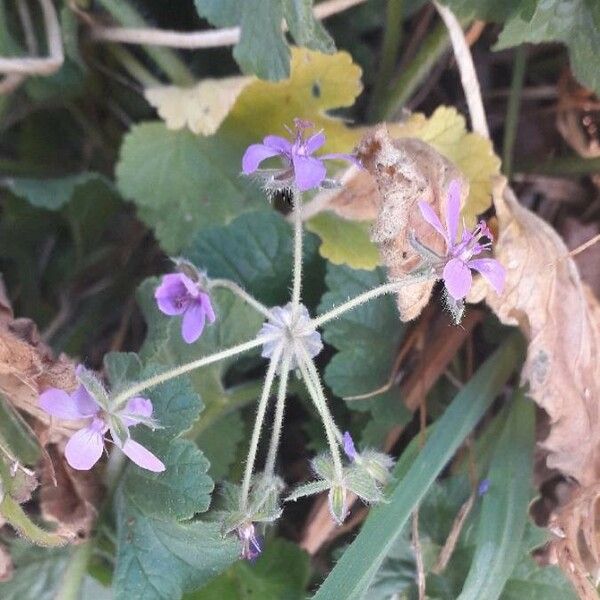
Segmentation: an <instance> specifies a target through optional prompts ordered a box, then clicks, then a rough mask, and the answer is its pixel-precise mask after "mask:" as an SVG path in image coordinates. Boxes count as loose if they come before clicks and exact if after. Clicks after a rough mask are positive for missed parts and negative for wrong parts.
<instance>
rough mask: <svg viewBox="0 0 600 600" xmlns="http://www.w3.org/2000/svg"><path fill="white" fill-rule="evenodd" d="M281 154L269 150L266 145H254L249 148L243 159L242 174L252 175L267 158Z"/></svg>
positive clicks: (271, 149)
mask: <svg viewBox="0 0 600 600" xmlns="http://www.w3.org/2000/svg"><path fill="white" fill-rule="evenodd" d="M278 154H280V152H279V151H278V150H274V149H273V148H269V147H268V146H265V145H264V144H252V145H251V146H248V148H247V150H246V152H244V156H243V158H242V172H243V173H244V175H250V174H252V173H254V171H256V169H258V167H259V165H260V163H261V162H262V161H263V160H267V158H271V157H273V156H277V155H278Z"/></svg>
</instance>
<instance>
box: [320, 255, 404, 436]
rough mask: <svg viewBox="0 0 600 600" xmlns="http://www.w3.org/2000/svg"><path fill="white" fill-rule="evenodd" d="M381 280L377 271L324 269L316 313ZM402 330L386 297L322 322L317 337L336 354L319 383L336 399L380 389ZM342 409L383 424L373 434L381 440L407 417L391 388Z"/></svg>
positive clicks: (385, 379)
mask: <svg viewBox="0 0 600 600" xmlns="http://www.w3.org/2000/svg"><path fill="white" fill-rule="evenodd" d="M386 281H387V278H386V274H385V271H384V270H383V269H376V270H374V271H362V270H354V269H351V268H349V267H346V266H334V265H327V275H326V277H325V282H326V284H327V288H328V289H329V290H330V291H328V292H327V293H326V294H325V295H324V296H323V298H322V301H321V304H320V306H319V312H320V313H322V312H325V311H326V310H328V309H330V308H332V307H333V306H335V305H339V304H341V303H343V302H345V301H346V300H348V298H352V297H353V296H356V295H358V294H360V293H362V292H366V291H368V290H370V289H372V288H374V287H376V286H378V285H380V284H382V283H385V282H386ZM405 329H406V328H405V325H404V324H403V323H402V322H401V321H400V319H399V317H398V311H397V309H396V304H395V302H394V299H393V297H392V296H382V297H380V298H377V299H375V300H373V301H371V302H368V303H367V304H363V305H361V306H359V307H357V308H356V309H354V310H353V311H351V312H348V313H346V314H344V315H342V316H341V317H339V318H338V319H335V320H333V321H330V322H329V323H327V324H326V325H325V326H324V328H323V338H324V339H325V341H327V342H328V343H329V344H331V345H332V346H334V347H335V348H336V349H337V350H338V352H337V354H336V355H335V356H334V357H333V358H332V359H331V361H329V364H328V365H327V368H326V369H325V382H326V383H327V385H328V386H329V387H330V388H331V390H332V391H333V393H334V394H336V395H337V396H340V397H345V396H353V395H359V394H367V393H369V392H372V391H374V390H377V389H378V388H380V387H382V386H383V385H385V384H386V383H387V382H388V380H389V378H390V375H391V373H392V369H393V364H394V356H395V354H396V351H397V349H398V346H399V344H400V340H401V339H402V336H403V335H404V332H405ZM348 407H349V408H351V409H356V410H371V412H372V414H373V417H374V418H375V420H377V421H379V422H382V423H383V424H384V427H382V428H381V430H380V431H379V433H380V434H381V435H382V436H383V435H384V434H385V432H386V431H388V430H389V428H391V427H392V426H393V425H395V424H398V423H403V422H406V421H407V420H408V419H409V418H410V412H409V411H408V410H407V409H406V407H405V406H404V404H403V403H402V402H399V401H398V391H397V389H396V388H392V389H391V390H389V391H387V392H384V393H381V394H377V395H375V396H373V397H372V399H369V400H360V401H357V400H351V401H348ZM369 441H370V442H371V443H373V440H369Z"/></svg>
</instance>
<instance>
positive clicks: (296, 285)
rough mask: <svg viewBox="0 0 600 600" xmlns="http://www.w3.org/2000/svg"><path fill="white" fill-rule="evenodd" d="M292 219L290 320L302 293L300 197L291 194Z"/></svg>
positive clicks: (295, 192)
mask: <svg viewBox="0 0 600 600" xmlns="http://www.w3.org/2000/svg"><path fill="white" fill-rule="evenodd" d="M292 194H293V198H292V205H293V211H294V214H293V217H294V275H293V281H292V318H293V316H294V314H295V313H296V310H297V309H298V306H299V304H300V294H301V292H302V195H301V194H300V192H298V191H296V190H294V191H293V192H292Z"/></svg>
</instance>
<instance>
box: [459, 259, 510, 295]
mask: <svg viewBox="0 0 600 600" xmlns="http://www.w3.org/2000/svg"><path fill="white" fill-rule="evenodd" d="M467 264H468V266H469V267H471V269H475V270H476V271H477V272H478V273H481V274H482V275H483V276H484V277H485V278H486V279H487V280H488V281H489V282H490V285H491V286H492V287H493V288H494V290H495V291H496V293H497V294H501V293H502V290H503V289H504V281H505V280H506V270H505V268H504V267H503V266H502V265H501V264H500V263H499V262H498V261H497V260H496V259H495V258H475V259H473V260H470V261H469V262H468V263H467Z"/></svg>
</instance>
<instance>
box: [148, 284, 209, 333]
mask: <svg viewBox="0 0 600 600" xmlns="http://www.w3.org/2000/svg"><path fill="white" fill-rule="evenodd" d="M154 298H155V299H156V302H157V304H158V308H159V310H160V311H161V312H163V313H164V314H165V315H169V316H175V315H183V319H182V322H181V335H182V337H183V339H184V340H185V342H186V343H188V344H192V343H194V342H195V341H196V340H197V339H198V338H199V337H200V335H202V331H203V330H204V325H205V323H206V321H207V320H208V322H209V323H213V322H214V320H215V312H214V310H213V307H212V304H211V302H210V296H209V295H208V294H207V293H205V292H203V291H202V290H201V289H200V287H199V286H198V284H196V283H194V282H193V281H192V280H191V279H190V278H189V277H188V276H187V275H184V274H183V273H170V274H168V275H164V276H163V278H162V282H161V284H160V285H159V286H158V287H157V288H156V291H155V292H154Z"/></svg>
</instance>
